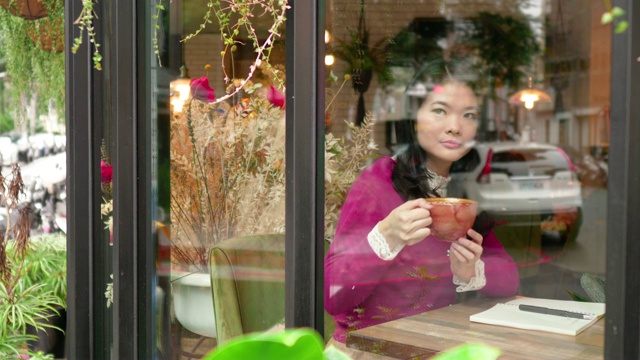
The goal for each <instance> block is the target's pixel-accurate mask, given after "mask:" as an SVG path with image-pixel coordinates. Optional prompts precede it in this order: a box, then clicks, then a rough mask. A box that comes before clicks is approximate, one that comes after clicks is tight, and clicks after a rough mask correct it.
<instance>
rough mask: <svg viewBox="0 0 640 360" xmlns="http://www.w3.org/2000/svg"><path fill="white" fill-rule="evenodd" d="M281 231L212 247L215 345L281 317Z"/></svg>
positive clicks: (282, 238) (256, 329)
mask: <svg viewBox="0 0 640 360" xmlns="http://www.w3.org/2000/svg"><path fill="white" fill-rule="evenodd" d="M284 242H285V239H284V234H270V235H255V236H244V237H237V238H232V239H229V240H226V241H223V242H221V243H220V244H218V245H216V246H215V247H214V248H213V249H211V253H210V255H211V256H210V260H209V261H210V273H211V291H212V295H213V313H214V315H215V319H216V332H217V341H218V344H222V343H224V342H226V341H228V340H230V339H231V338H233V337H236V336H238V335H242V334H246V333H250V332H256V331H265V330H268V329H269V328H271V327H272V326H274V325H276V324H278V323H280V322H282V321H283V319H284V294H285V288H284V267H285V265H284V263H285V258H284Z"/></svg>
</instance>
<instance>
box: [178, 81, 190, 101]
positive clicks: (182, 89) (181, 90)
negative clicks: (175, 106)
mask: <svg viewBox="0 0 640 360" xmlns="http://www.w3.org/2000/svg"><path fill="white" fill-rule="evenodd" d="M176 90H177V91H178V94H180V100H182V101H186V100H187V99H189V91H190V90H191V87H190V86H189V85H187V84H181V85H178V86H177V87H176Z"/></svg>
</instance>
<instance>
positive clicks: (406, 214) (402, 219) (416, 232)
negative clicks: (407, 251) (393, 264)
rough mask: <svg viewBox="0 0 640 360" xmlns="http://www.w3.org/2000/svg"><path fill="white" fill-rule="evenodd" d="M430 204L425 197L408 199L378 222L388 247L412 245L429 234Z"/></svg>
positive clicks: (379, 229) (430, 220)
mask: <svg viewBox="0 0 640 360" xmlns="http://www.w3.org/2000/svg"><path fill="white" fill-rule="evenodd" d="M429 210H431V204H429V203H428V202H427V201H426V200H425V199H422V198H421V199H415V200H409V201H407V202H405V203H404V204H402V205H400V206H398V207H397V208H395V209H394V210H393V211H392V212H391V213H390V214H389V215H388V216H387V217H386V218H384V219H383V220H382V221H380V223H379V224H378V231H380V233H381V234H382V236H384V238H385V239H386V240H387V243H388V244H389V248H390V249H395V248H396V247H397V246H399V245H414V244H417V243H419V242H420V241H422V240H424V239H425V238H426V237H427V236H429V235H431V229H430V228H429V225H431V222H432V219H431V212H430V211H429Z"/></svg>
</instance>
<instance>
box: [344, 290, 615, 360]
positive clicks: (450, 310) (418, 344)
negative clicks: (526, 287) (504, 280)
mask: <svg viewBox="0 0 640 360" xmlns="http://www.w3.org/2000/svg"><path fill="white" fill-rule="evenodd" d="M512 299H514V298H503V299H496V298H491V299H489V298H484V299H473V300H469V301H467V302H464V303H460V304H456V305H453V306H449V307H446V308H442V309H438V310H433V311H429V312H425V313H422V314H419V315H414V316H409V317H406V318H403V319H398V320H393V321H390V322H387V323H383V324H378V325H375V326H371V327H368V328H364V329H360V330H357V331H353V332H350V333H349V335H348V337H347V346H348V347H350V348H355V349H360V350H364V351H369V352H374V353H377V354H381V355H385V356H389V357H393V358H398V359H409V358H411V359H428V358H430V357H432V356H434V355H435V354H437V353H439V352H442V351H444V350H447V349H450V348H452V347H455V346H457V345H461V344H464V343H468V342H473V343H483V344H486V345H490V346H493V347H497V348H499V349H501V350H502V356H501V357H500V359H501V360H502V359H545V360H546V359H580V360H584V359H602V358H603V357H604V318H601V319H600V320H598V322H596V323H595V324H593V325H592V326H590V327H589V328H587V329H586V330H585V331H583V332H581V333H580V334H578V335H577V336H568V335H559V334H552V333H548V332H543V331H533V330H521V329H515V328H510V327H505V326H496V325H487V324H479V323H472V322H471V321H469V316H470V315H472V314H475V313H479V312H481V311H484V310H486V309H489V308H490V307H492V306H493V305H494V304H496V303H498V302H506V301H509V300H512Z"/></svg>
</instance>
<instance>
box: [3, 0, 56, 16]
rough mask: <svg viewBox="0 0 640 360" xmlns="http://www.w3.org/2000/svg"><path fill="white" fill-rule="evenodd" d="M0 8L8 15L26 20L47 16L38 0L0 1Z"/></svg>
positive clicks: (45, 10)
mask: <svg viewBox="0 0 640 360" xmlns="http://www.w3.org/2000/svg"><path fill="white" fill-rule="evenodd" d="M0 6H2V7H3V8H5V9H6V10H7V11H8V12H9V13H11V14H12V15H15V16H19V17H21V18H24V19H27V20H36V19H41V18H43V17H45V16H47V9H46V8H45V6H44V4H43V3H42V2H41V1H40V0H0Z"/></svg>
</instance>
